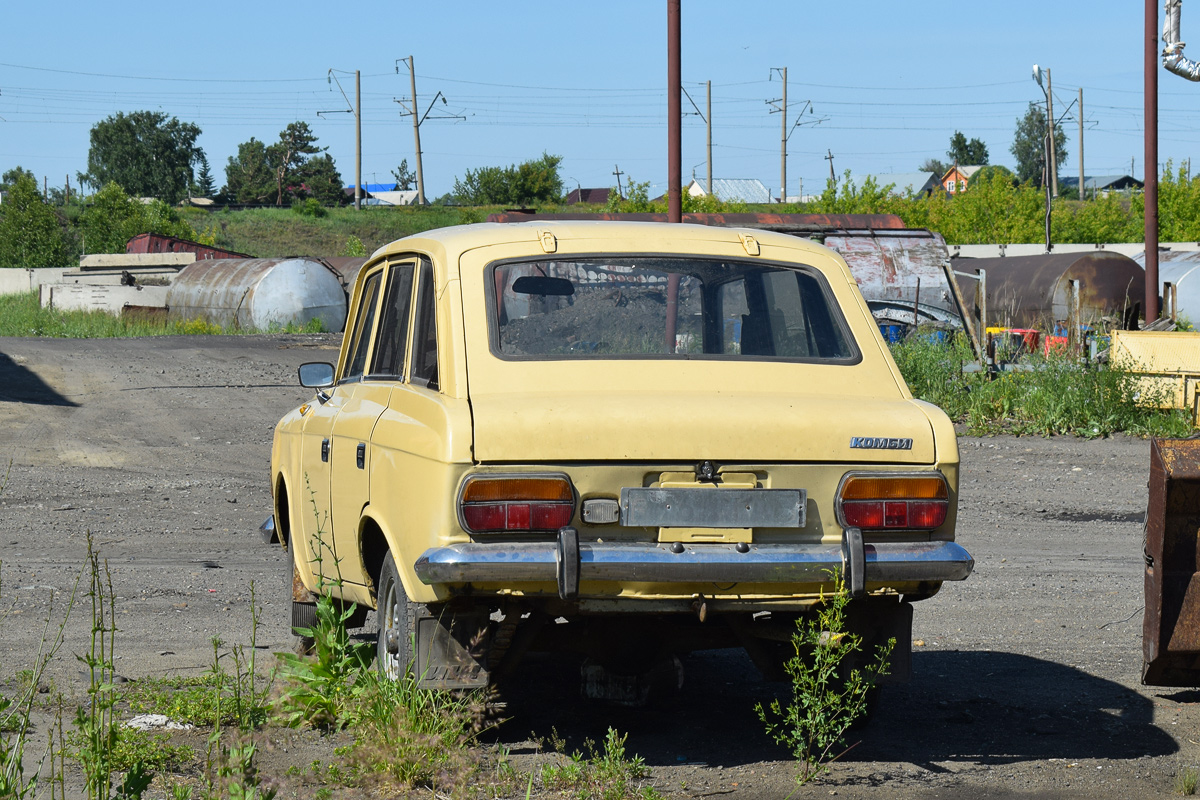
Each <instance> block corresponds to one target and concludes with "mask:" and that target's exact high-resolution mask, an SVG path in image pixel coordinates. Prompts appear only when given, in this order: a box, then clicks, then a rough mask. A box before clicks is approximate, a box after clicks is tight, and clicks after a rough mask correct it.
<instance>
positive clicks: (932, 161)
mask: <svg viewBox="0 0 1200 800" xmlns="http://www.w3.org/2000/svg"><path fill="white" fill-rule="evenodd" d="M917 169H919V170H920V171H921V172H932V173H933V174H934V175H936V176H937V177H938V179H939V180H940V179H941V177H942V176H943V175H945V174H946V173H947V172H949V171H950V165H948V164H946V163H945V162H944V161H942V160H941V159H938V158H927V159H925V160H924V161H922V162H921V166H919V167H917Z"/></svg>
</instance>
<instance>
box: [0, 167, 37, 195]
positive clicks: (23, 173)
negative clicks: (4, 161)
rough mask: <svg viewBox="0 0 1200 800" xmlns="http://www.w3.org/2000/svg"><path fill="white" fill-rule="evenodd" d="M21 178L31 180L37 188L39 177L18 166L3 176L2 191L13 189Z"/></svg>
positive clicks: (0, 186)
mask: <svg viewBox="0 0 1200 800" xmlns="http://www.w3.org/2000/svg"><path fill="white" fill-rule="evenodd" d="M21 178H28V179H29V180H31V181H33V185H34V186H35V187H36V186H37V182H38V180H37V176H36V175H34V174H33V173H32V172H30V171H29V170H27V169H25V168H24V167H20V166H18V167H13V168H12V169H10V170H8V171H7V172H5V173H4V175H3V176H0V190H4V189H11V188H12V187H13V186H15V185H16V184H17V181H18V180H19V179H21Z"/></svg>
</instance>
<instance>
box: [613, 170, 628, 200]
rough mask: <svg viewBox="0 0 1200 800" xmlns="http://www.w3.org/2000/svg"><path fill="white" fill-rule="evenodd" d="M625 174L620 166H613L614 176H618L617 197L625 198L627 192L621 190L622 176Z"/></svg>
mask: <svg viewBox="0 0 1200 800" xmlns="http://www.w3.org/2000/svg"><path fill="white" fill-rule="evenodd" d="M624 174H625V173H623V172H621V165H620V164H613V175H616V176H617V197H620V198H624V197H625V190H624V189H622V188H621V176H622V175H624Z"/></svg>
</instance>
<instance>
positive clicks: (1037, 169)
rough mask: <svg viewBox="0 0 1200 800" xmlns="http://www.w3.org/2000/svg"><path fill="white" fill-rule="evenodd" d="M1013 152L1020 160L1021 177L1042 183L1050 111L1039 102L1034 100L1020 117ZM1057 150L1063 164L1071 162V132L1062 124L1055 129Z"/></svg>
mask: <svg viewBox="0 0 1200 800" xmlns="http://www.w3.org/2000/svg"><path fill="white" fill-rule="evenodd" d="M1009 152H1010V153H1012V154H1013V158H1015V159H1016V160H1017V178H1018V179H1019V180H1020V181H1021V182H1022V183H1037V184H1039V185H1040V184H1041V181H1042V173H1043V170H1044V169H1045V166H1046V111H1045V109H1044V108H1043V107H1042V106H1041V105H1039V104H1038V103H1030V104H1029V108H1028V110H1026V112H1025V116H1023V117H1021V118H1020V119H1018V120H1017V128H1016V131H1015V132H1014V133H1013V143H1012V147H1010V148H1009ZM1054 153H1055V157H1056V159H1057V161H1058V163H1059V164H1065V163H1067V134H1066V133H1065V132H1064V131H1063V129H1062V126H1061V125H1060V126H1059V127H1057V128H1055V129H1054Z"/></svg>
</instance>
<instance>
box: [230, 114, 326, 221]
mask: <svg viewBox="0 0 1200 800" xmlns="http://www.w3.org/2000/svg"><path fill="white" fill-rule="evenodd" d="M326 150H328V148H325V147H318V146H317V137H316V135H315V134H313V132H312V130H311V129H310V128H309V127H308V123H306V122H292V123H289V124H288V126H287V127H286V128H284V129H283V130H282V131H280V133H279V141H277V142H275V143H273V144H269V145H268V144H264V143H263V142H260V141H259V140H257V139H255V138H253V137H252V138H251V139H250V141H248V142H242V143H241V144H239V145H238V153H237V156H230V157H229V163H228V164H227V165H226V166H225V186H224V188H223V189H222V190H221V194H222V196H224V197H225V198H226V199H227V200H229V201H232V202H235V203H267V202H274V204H275V205H277V206H282V205H284V204H285V203H286V204H287V205H291V204H292V203H293V202H294V201H296V200H304V199H305V198H308V197H315V198H317V200H319V201H320V202H321V203H324V204H326V205H340V204H341V203H342V202H343V201H344V199H345V198H344V195H343V193H342V176H341V175H339V174H338V171H337V168H336V167H335V166H334V163H333V157H332V156H330V155H329V154H328V153H327V152H326Z"/></svg>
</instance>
